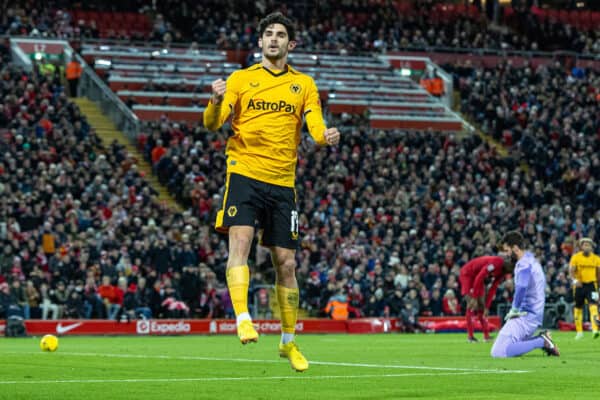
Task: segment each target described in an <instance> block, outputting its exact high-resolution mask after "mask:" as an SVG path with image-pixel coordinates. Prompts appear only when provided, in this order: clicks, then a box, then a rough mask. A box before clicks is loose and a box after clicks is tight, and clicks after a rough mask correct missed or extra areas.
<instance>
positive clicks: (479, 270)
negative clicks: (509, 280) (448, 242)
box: [459, 256, 514, 342]
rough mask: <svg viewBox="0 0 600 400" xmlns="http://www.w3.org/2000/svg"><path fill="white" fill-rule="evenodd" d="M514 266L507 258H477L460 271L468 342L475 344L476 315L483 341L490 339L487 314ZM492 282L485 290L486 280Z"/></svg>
mask: <svg viewBox="0 0 600 400" xmlns="http://www.w3.org/2000/svg"><path fill="white" fill-rule="evenodd" d="M513 269H514V265H512V263H511V262H510V260H509V259H508V258H504V257H500V256H483V257H477V258H474V259H472V260H471V261H469V262H468V263H466V264H465V265H463V267H462V268H461V269H460V277H459V280H460V287H461V294H462V295H463V297H464V298H465V300H466V302H467V313H466V317H467V318H466V319H467V335H468V341H469V342H477V339H475V337H474V336H473V330H474V329H473V316H474V315H477V317H478V318H479V322H480V323H481V329H482V330H483V338H484V340H486V341H487V340H489V339H490V329H489V325H488V321H487V314H488V310H489V308H490V305H491V304H492V301H493V300H494V297H495V296H496V289H498V285H499V284H500V282H502V281H503V280H504V277H505V275H506V274H509V273H511V272H512V271H513ZM490 279H491V280H492V283H491V286H490V288H489V289H488V290H487V294H486V290H485V286H486V280H490Z"/></svg>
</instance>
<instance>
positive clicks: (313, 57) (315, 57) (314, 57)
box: [310, 55, 319, 60]
mask: <svg viewBox="0 0 600 400" xmlns="http://www.w3.org/2000/svg"><path fill="white" fill-rule="evenodd" d="M310 58H312V59H313V60H318V59H319V57H318V56H315V55H312V56H310Z"/></svg>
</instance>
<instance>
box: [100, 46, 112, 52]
mask: <svg viewBox="0 0 600 400" xmlns="http://www.w3.org/2000/svg"><path fill="white" fill-rule="evenodd" d="M100 50H102V51H108V50H110V46H100Z"/></svg>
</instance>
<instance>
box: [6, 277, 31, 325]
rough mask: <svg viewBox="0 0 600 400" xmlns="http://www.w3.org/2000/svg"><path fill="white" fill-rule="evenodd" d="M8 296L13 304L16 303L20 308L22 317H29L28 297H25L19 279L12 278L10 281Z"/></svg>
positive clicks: (25, 294)
mask: <svg viewBox="0 0 600 400" xmlns="http://www.w3.org/2000/svg"><path fill="white" fill-rule="evenodd" d="M10 297H11V299H12V302H13V304H16V305H17V306H19V308H20V309H21V314H22V316H23V318H25V319H29V318H30V317H31V314H30V308H29V299H28V298H27V293H26V292H25V288H23V287H22V286H21V281H20V280H19V279H14V280H13V281H12V285H11V287H10Z"/></svg>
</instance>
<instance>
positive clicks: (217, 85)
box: [211, 79, 227, 104]
mask: <svg viewBox="0 0 600 400" xmlns="http://www.w3.org/2000/svg"><path fill="white" fill-rule="evenodd" d="M211 86H212V99H211V101H212V103H213V104H221V102H222V101H223V96H225V89H226V88H227V86H226V83H225V81H224V80H223V79H217V80H216V81H213V83H212V85H211Z"/></svg>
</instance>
